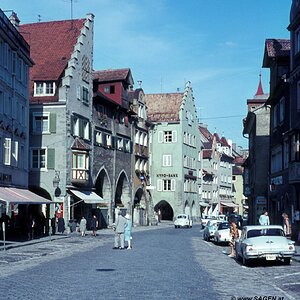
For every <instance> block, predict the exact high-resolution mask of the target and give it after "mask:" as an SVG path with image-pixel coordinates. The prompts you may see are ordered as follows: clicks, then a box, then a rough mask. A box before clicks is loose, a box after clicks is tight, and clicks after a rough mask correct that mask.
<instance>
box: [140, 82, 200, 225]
mask: <svg viewBox="0 0 300 300" xmlns="http://www.w3.org/2000/svg"><path fill="white" fill-rule="evenodd" d="M145 99H146V105H147V107H148V118H149V121H151V122H152V123H153V129H152V130H151V132H150V143H151V147H150V148H151V154H150V157H151V159H150V169H151V171H150V172H151V186H154V189H153V192H152V199H153V203H154V205H155V206H154V207H155V210H156V211H157V212H160V213H161V217H162V219H165V220H172V219H173V218H174V217H175V216H176V215H177V214H180V213H186V214H188V215H189V216H190V217H191V218H193V219H195V220H196V219H199V217H200V206H199V195H198V192H199V189H200V185H201V177H200V173H201V172H200V168H201V164H200V157H201V156H200V149H201V147H202V145H201V140H200V136H199V130H198V121H197V120H198V119H197V114H196V107H195V101H194V97H193V91H192V87H191V83H190V82H188V83H187V84H186V86H185V89H184V92H178V93H163V94H146V95H145Z"/></svg>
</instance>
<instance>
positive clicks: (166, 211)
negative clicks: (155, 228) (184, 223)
mask: <svg viewBox="0 0 300 300" xmlns="http://www.w3.org/2000/svg"><path fill="white" fill-rule="evenodd" d="M154 210H155V211H156V212H158V211H160V213H161V217H160V218H161V220H169V221H172V220H173V218H174V211H173V208H172V206H171V205H170V204H169V203H168V202H167V201H165V200H162V201H160V202H158V203H157V204H156V205H155V207H154Z"/></svg>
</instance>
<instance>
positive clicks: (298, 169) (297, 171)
mask: <svg viewBox="0 0 300 300" xmlns="http://www.w3.org/2000/svg"><path fill="white" fill-rule="evenodd" d="M299 182H300V162H296V161H295V162H291V163H290V164H289V183H299Z"/></svg>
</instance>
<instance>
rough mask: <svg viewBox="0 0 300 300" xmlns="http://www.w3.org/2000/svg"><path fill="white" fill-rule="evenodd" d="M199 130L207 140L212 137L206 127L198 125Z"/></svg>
mask: <svg viewBox="0 0 300 300" xmlns="http://www.w3.org/2000/svg"><path fill="white" fill-rule="evenodd" d="M199 130H200V132H201V133H202V135H203V136H204V137H205V138H206V139H207V140H212V139H213V135H212V134H211V133H210V131H209V130H208V129H207V127H205V126H201V125H200V126H199Z"/></svg>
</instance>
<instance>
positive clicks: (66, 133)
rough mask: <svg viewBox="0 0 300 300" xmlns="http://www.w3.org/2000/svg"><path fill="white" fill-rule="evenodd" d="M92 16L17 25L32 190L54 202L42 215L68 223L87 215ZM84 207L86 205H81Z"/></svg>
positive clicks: (93, 199)
mask: <svg viewBox="0 0 300 300" xmlns="http://www.w3.org/2000/svg"><path fill="white" fill-rule="evenodd" d="M93 23H94V16H93V15H92V14H88V15H87V16H86V18H83V19H77V20H63V21H52V22H39V23H32V24H25V25H21V26H20V33H21V34H22V35H23V37H24V39H25V40H26V41H27V43H28V44H29V45H30V49H31V57H32V59H33V60H34V62H35V65H34V66H33V68H32V69H31V70H30V88H29V89H30V115H29V117H30V149H29V157H30V161H29V167H30V180H29V181H30V186H31V188H32V189H34V190H35V191H36V192H37V193H39V194H40V195H43V196H44V197H46V198H48V199H51V200H52V201H53V202H55V203H56V205H55V206H54V205H53V206H50V209H51V211H50V212H49V211H46V212H45V213H46V214H47V215H48V216H49V215H51V216H53V214H54V213H56V214H57V216H63V217H64V218H65V220H66V221H68V220H69V219H71V218H72V219H73V218H76V219H77V220H78V219H79V218H80V217H81V216H82V214H84V215H85V216H86V217H87V218H89V217H90V215H91V211H90V208H91V206H90V205H91V204H92V205H96V204H95V203H98V202H100V201H101V200H102V199H101V198H100V197H99V196H98V195H97V194H96V193H94V192H93V180H92V173H91V166H92V165H93V152H92V151H91V150H92V146H93V139H92V135H91V118H92V91H93V90H92V88H93V78H92V72H91V70H92V65H93ZM85 204H87V206H86V205H85Z"/></svg>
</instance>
